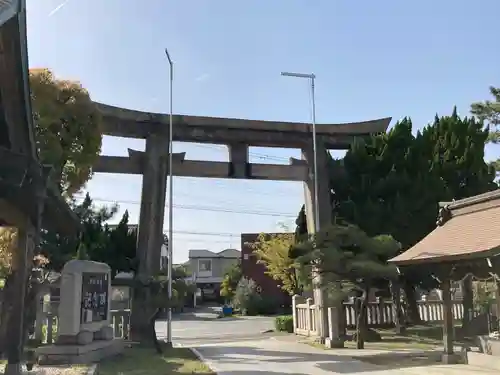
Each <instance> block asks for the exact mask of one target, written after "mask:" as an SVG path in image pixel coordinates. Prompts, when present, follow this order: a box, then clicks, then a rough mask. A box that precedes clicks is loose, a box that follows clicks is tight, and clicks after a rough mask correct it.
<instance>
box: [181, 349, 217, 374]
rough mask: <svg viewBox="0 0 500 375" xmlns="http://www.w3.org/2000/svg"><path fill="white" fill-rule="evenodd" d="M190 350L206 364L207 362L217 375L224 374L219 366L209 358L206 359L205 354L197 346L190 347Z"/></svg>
mask: <svg viewBox="0 0 500 375" xmlns="http://www.w3.org/2000/svg"><path fill="white" fill-rule="evenodd" d="M188 349H189V350H191V352H193V354H194V355H195V356H196V357H197V358H198V359H199V360H200V361H201V362H203V363H204V364H206V365H207V366H208V368H209V369H210V370H211V371H213V372H214V373H215V374H217V375H222V372H220V371H219V370H217V368H216V367H215V365H214V364H213V363H212V362H211V361H209V360H208V359H206V358H205V357H204V356H203V354H201V353H200V352H199V351H198V349H196V348H188Z"/></svg>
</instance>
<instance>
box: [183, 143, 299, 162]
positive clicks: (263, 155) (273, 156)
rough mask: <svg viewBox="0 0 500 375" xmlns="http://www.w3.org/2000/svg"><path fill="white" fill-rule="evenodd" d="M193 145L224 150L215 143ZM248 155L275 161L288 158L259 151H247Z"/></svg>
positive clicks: (287, 159)
mask: <svg viewBox="0 0 500 375" xmlns="http://www.w3.org/2000/svg"><path fill="white" fill-rule="evenodd" d="M193 146H195V147H200V148H208V149H211V150H214V151H220V152H226V151H225V150H221V149H220V148H218V147H217V146H215V145H205V144H198V143H197V144H194V145H193ZM248 155H250V156H254V157H256V158H258V159H265V160H275V161H289V160H290V158H286V157H284V156H276V155H269V154H262V153H260V152H253V151H249V152H248Z"/></svg>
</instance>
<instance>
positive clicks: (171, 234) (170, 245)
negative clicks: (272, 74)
mask: <svg viewBox="0 0 500 375" xmlns="http://www.w3.org/2000/svg"><path fill="white" fill-rule="evenodd" d="M165 55H167V59H168V64H169V65H170V115H169V127H168V128H169V129H168V134H169V140H168V180H169V185H168V249H167V257H168V264H167V275H168V299H169V301H171V300H172V261H173V256H172V254H173V246H174V230H173V228H174V227H173V219H174V206H173V198H174V172H173V164H174V163H173V145H174V132H173V128H174V126H173V96H172V93H173V83H174V63H173V62H172V59H171V58H170V54H169V53H168V49H166V48H165ZM167 345H170V346H172V307H170V304H169V308H168V317H167Z"/></svg>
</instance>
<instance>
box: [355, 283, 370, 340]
mask: <svg viewBox="0 0 500 375" xmlns="http://www.w3.org/2000/svg"><path fill="white" fill-rule="evenodd" d="M368 294H369V288H366V289H365V290H363V294H362V296H361V297H360V298H357V299H356V301H357V306H358V308H357V317H356V348H357V349H364V348H365V336H366V333H367V330H368V325H367V318H368V316H367V311H366V305H367V301H368Z"/></svg>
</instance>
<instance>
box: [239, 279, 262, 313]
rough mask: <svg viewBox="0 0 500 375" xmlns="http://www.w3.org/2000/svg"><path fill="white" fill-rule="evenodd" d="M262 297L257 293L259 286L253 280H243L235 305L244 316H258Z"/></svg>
mask: <svg viewBox="0 0 500 375" xmlns="http://www.w3.org/2000/svg"><path fill="white" fill-rule="evenodd" d="M260 303H261V295H260V294H259V292H258V291H257V284H256V283H255V281H253V280H252V279H247V278H245V277H244V278H242V279H241V280H240V281H239V282H238V286H237V287H236V290H235V293H234V299H233V305H234V307H235V308H236V309H238V310H240V312H241V314H243V315H257V314H258V312H259V305H260Z"/></svg>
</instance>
